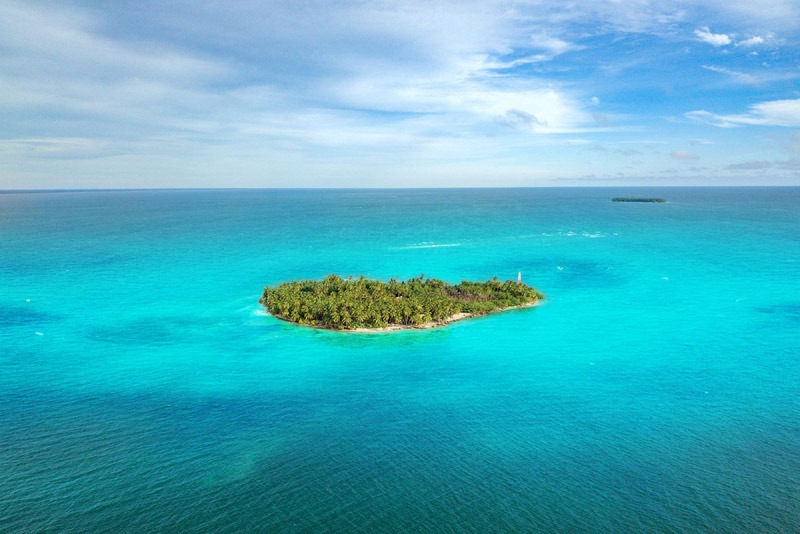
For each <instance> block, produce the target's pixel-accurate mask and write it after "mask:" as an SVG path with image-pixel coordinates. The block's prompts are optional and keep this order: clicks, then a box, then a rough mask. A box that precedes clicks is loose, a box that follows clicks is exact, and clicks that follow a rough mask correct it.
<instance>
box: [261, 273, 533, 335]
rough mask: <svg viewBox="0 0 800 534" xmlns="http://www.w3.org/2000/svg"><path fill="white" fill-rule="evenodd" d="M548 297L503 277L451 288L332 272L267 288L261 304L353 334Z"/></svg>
mask: <svg viewBox="0 0 800 534" xmlns="http://www.w3.org/2000/svg"><path fill="white" fill-rule="evenodd" d="M543 298H544V295H542V294H541V293H539V292H538V291H536V290H535V289H534V288H532V287H529V286H526V285H524V284H519V285H518V284H517V282H511V281H507V282H500V281H499V280H498V279H497V278H494V279H493V280H489V281H487V282H466V281H465V282H461V283H460V284H457V285H450V284H448V283H447V282H443V281H442V280H435V279H427V280H426V279H425V276H424V275H422V276H420V277H419V278H412V279H410V280H408V281H407V282H400V281H397V280H394V279H392V280H390V281H388V282H381V281H379V280H367V279H366V278H364V277H363V276H362V277H361V278H359V279H357V280H354V279H352V278H348V279H347V280H345V279H343V278H340V277H339V276H336V275H335V274H331V275H328V276H326V277H325V279H324V280H322V281H313V280H303V281H299V282H286V283H283V284H280V285H278V286H275V287H266V288H264V294H263V296H262V297H261V299H260V300H259V302H260V303H261V304H263V305H264V307H266V309H267V311H268V312H269V313H271V314H272V315H274V316H275V317H278V318H280V319H284V320H287V321H291V322H293V323H297V324H301V325H306V326H314V327H321V328H332V329H336V330H353V329H356V328H387V327H406V328H414V327H422V326H426V325H430V324H431V323H433V324H444V323H446V322H448V320H452V318H453V316H455V315H457V314H467V316H471V315H483V314H487V313H491V312H493V311H499V310H503V309H505V308H511V307H514V306H523V305H527V304H533V303H535V302H536V301H538V300H540V299H543Z"/></svg>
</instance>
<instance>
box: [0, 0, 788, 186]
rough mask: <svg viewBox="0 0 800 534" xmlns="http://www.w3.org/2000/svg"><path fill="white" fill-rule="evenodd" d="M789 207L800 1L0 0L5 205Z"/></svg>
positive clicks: (0, 148)
mask: <svg viewBox="0 0 800 534" xmlns="http://www.w3.org/2000/svg"><path fill="white" fill-rule="evenodd" d="M618 185H636V186H642V185H644V186H647V185H652V186H664V185H681V186H683V185H800V0H698V1H691V2H690V1H680V0H597V1H592V0H584V1H570V0H559V1H551V0H482V1H477V2H475V1H471V0H458V1H452V2H451V1H436V0H427V1H416V0H408V1H402V2H400V1H383V0H372V1H348V0H343V1H330V0H327V1H305V0H297V1H281V2H273V1H253V0H241V1H238V2H229V1H225V2H223V1H221V0H220V1H218V0H192V1H188V0H176V1H172V2H163V1H162V0H137V1H126V0H120V1H115V2H107V1H105V0H103V1H91V0H84V1H81V0H61V1H57V2H56V1H39V0H24V1H16V0H2V1H0V189H54V188H56V189H70V188H77V189H85V188H160V187H169V188H173V187H174V188H183V187H192V188H193V187H487V186H488V187H500V186H503V187H505V186H509V187H528V186H618Z"/></svg>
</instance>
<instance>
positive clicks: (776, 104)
mask: <svg viewBox="0 0 800 534" xmlns="http://www.w3.org/2000/svg"><path fill="white" fill-rule="evenodd" d="M685 115H686V117H687V118H689V119H692V120H694V121H697V122H703V123H706V124H710V125H712V126H717V127H719V128H733V127H735V126H745V125H746V126H786V127H789V128H797V127H800V99H795V100H772V101H769V102H761V103H759V104H754V105H752V106H750V111H749V112H748V113H744V114H739V115H718V114H716V113H711V112H709V111H704V110H700V111H690V112H689V113H686V114H685Z"/></svg>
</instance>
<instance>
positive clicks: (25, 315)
mask: <svg viewBox="0 0 800 534" xmlns="http://www.w3.org/2000/svg"><path fill="white" fill-rule="evenodd" d="M59 319H60V317H58V316H57V315H53V314H50V313H45V312H41V311H38V310H35V309H33V308H32V307H30V306H16V305H13V304H0V328H2V327H12V326H41V325H44V324H47V323H52V322H53V321H57V320H59Z"/></svg>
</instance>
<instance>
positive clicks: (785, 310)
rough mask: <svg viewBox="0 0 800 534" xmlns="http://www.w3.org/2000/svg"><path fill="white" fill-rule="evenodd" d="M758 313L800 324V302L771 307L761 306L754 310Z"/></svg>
mask: <svg viewBox="0 0 800 534" xmlns="http://www.w3.org/2000/svg"><path fill="white" fill-rule="evenodd" d="M756 311H758V312H759V313H763V314H767V315H771V316H773V317H775V318H779V319H785V320H787V321H791V322H800V302H790V303H788V304H775V305H772V306H761V307H758V308H756Z"/></svg>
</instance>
